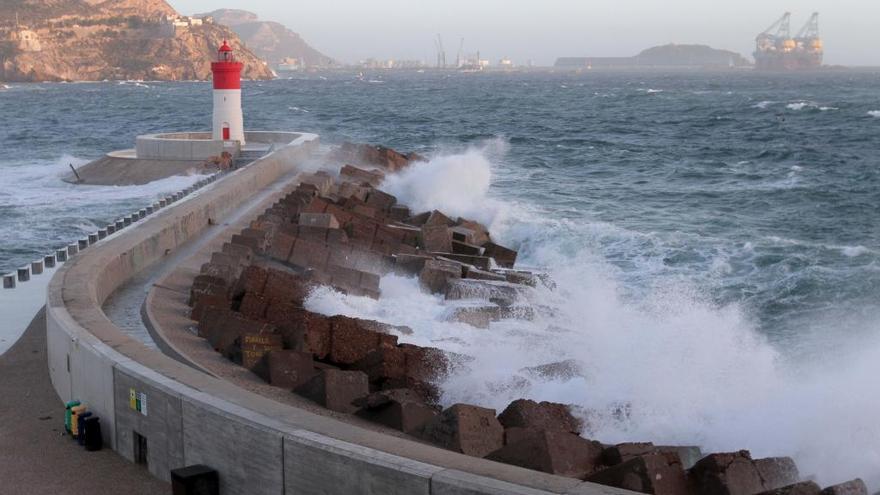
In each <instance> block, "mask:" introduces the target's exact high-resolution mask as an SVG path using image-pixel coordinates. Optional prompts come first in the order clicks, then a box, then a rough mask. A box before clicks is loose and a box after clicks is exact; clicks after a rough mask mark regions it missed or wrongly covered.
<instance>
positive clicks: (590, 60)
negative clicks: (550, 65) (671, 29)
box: [554, 43, 752, 69]
mask: <svg viewBox="0 0 880 495" xmlns="http://www.w3.org/2000/svg"><path fill="white" fill-rule="evenodd" d="M751 65H752V63H751V62H750V61H749V60H748V59H747V58H745V57H743V56H742V55H740V54H739V53H736V52H732V51H729V50H719V49H717V48H712V47H710V46H706V45H677V44H674V43H670V44H668V45H663V46H655V47H653V48H648V49H647V50H644V51H642V52H641V53H639V54H638V55H636V56H634V57H562V58H559V59H557V60H556V64H555V66H554V67H556V68H558V69H613V68H620V69H624V68H639V67H641V68H650V67H656V68H664V67H665V68H676V67H677V68H724V67H751Z"/></svg>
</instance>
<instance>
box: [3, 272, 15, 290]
mask: <svg viewBox="0 0 880 495" xmlns="http://www.w3.org/2000/svg"><path fill="white" fill-rule="evenodd" d="M15 278H16V275H15V274H14V273H10V274H7V275H3V288H4V289H14V288H15Z"/></svg>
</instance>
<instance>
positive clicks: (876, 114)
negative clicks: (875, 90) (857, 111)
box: [868, 110, 880, 118]
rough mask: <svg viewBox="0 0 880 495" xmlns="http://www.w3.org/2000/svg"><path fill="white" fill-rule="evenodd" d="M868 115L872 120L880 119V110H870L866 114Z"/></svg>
mask: <svg viewBox="0 0 880 495" xmlns="http://www.w3.org/2000/svg"><path fill="white" fill-rule="evenodd" d="M868 115H870V116H871V117H874V118H880V110H871V111H869V112H868Z"/></svg>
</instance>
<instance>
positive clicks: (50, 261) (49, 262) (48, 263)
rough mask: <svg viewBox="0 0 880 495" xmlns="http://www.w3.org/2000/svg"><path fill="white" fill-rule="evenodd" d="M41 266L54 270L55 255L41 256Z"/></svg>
mask: <svg viewBox="0 0 880 495" xmlns="http://www.w3.org/2000/svg"><path fill="white" fill-rule="evenodd" d="M43 266H45V267H46V268H55V255H54V254H49V255H46V256H43Z"/></svg>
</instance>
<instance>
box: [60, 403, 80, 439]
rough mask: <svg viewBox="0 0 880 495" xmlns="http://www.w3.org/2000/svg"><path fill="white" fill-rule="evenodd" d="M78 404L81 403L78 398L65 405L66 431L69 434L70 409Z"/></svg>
mask: <svg viewBox="0 0 880 495" xmlns="http://www.w3.org/2000/svg"><path fill="white" fill-rule="evenodd" d="M78 405H80V402H79V401H78V400H72V401H70V402H68V403H67V404H65V405H64V431H66V432H67V433H68V434H70V415H71V411H70V410H71V409H73V408H74V407H76V406H78Z"/></svg>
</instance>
